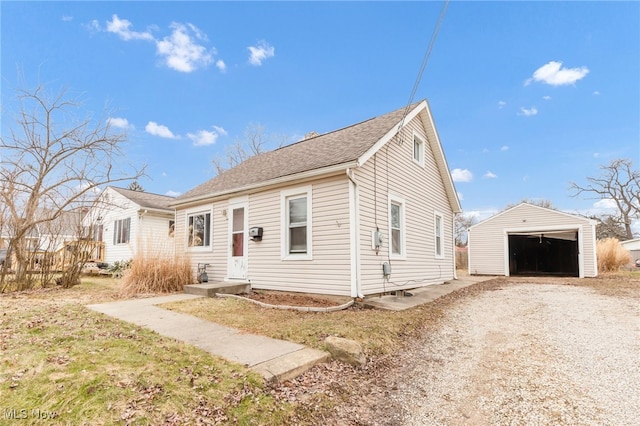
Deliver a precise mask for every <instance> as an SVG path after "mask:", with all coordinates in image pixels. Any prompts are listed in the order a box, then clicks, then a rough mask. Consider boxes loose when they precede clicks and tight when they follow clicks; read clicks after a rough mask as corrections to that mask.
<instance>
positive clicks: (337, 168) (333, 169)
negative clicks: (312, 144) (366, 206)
mask: <svg viewBox="0 0 640 426" xmlns="http://www.w3.org/2000/svg"><path fill="white" fill-rule="evenodd" d="M356 163H357V162H356V161H350V162H348V163H342V164H336V165H333V166H328V167H323V168H320V169H314V170H308V171H306V172H301V173H296V174H293V175H288V176H282V177H279V178H275V179H271V180H267V181H264V182H256V183H252V184H250V185H244V186H240V187H237V188H233V189H229V190H225V191H220V192H213V193H210V194H204V195H198V196H196V197H192V198H187V199H185V200H180V201H178V202H176V203H171V204H169V205H170V206H171V207H176V208H178V207H180V206H184V205H188V204H192V203H195V202H199V201H203V200H206V201H213V200H214V199H215V198H219V197H223V196H226V195H230V194H236V193H241V192H245V191H250V190H253V189H258V188H263V187H264V188H267V187H270V186H273V185H280V184H283V183H288V182H293V181H297V180H306V179H311V178H315V177H320V176H323V175H330V174H333V173H338V172H341V171H344V170H346V169H348V168H349V167H353V166H355V165H356Z"/></svg>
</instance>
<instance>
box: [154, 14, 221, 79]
mask: <svg viewBox="0 0 640 426" xmlns="http://www.w3.org/2000/svg"><path fill="white" fill-rule="evenodd" d="M170 28H171V29H172V30H173V32H172V33H171V36H168V37H165V38H163V39H162V40H159V41H156V48H157V52H156V53H157V54H158V55H160V56H162V57H163V58H164V60H165V63H166V65H167V66H168V67H169V68H172V69H174V70H176V71H180V72H192V71H194V70H196V69H198V68H200V67H206V66H207V65H209V64H210V63H211V62H213V53H215V49H212V51H208V50H207V48H206V47H204V46H202V45H200V44H198V43H197V42H196V40H195V39H194V36H195V38H196V39H199V40H206V37H205V36H204V34H203V33H202V32H201V31H200V30H199V29H198V28H197V27H196V26H194V25H192V24H187V25H184V24H180V23H177V22H173V23H171V25H170Z"/></svg>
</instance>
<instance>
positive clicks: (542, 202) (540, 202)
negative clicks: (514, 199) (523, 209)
mask: <svg viewBox="0 0 640 426" xmlns="http://www.w3.org/2000/svg"><path fill="white" fill-rule="evenodd" d="M520 203H527V204H532V205H534V206H538V207H544V208H546V209H554V210H555V206H554V205H553V203H552V202H551V200H547V199H545V198H536V199H528V198H523V199H522V201H520V202H519V203H515V204H507V207H505V210H508V209H510V208H511V207H515V206H517V205H518V204H520Z"/></svg>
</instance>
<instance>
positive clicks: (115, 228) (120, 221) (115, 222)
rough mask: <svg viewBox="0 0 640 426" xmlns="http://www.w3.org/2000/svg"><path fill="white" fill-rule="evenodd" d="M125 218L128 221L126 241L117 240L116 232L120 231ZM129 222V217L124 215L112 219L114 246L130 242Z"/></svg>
mask: <svg viewBox="0 0 640 426" xmlns="http://www.w3.org/2000/svg"><path fill="white" fill-rule="evenodd" d="M126 220H128V221H129V229H128V231H129V232H128V235H127V236H126V241H118V240H119V238H118V237H119V235H118V234H120V232H121V231H122V228H123V225H124V221H126ZM131 222H132V221H131V217H125V218H121V219H114V220H113V245H114V246H123V245H127V244H129V243H130V242H131ZM118 225H120V226H118Z"/></svg>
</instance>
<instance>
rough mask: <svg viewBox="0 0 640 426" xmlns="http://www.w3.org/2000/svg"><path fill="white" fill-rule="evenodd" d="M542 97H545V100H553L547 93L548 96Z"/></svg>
mask: <svg viewBox="0 0 640 426" xmlns="http://www.w3.org/2000/svg"><path fill="white" fill-rule="evenodd" d="M542 99H544V100H545V101H550V100H551V96H549V95H546V96H543V97H542Z"/></svg>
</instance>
